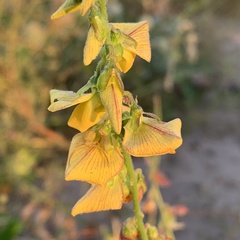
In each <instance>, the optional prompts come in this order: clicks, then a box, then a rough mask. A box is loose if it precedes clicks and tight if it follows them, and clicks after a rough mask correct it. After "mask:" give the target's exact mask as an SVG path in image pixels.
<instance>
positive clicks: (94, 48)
mask: <svg viewBox="0 0 240 240" xmlns="http://www.w3.org/2000/svg"><path fill="white" fill-rule="evenodd" d="M103 44H104V41H98V40H97V38H96V36H95V33H94V29H93V28H92V27H90V28H89V31H88V35H87V40H86V44H85V46H84V54H83V63H84V65H85V66H87V65H89V64H90V63H91V62H92V61H93V60H94V59H95V58H96V57H97V55H98V54H99V52H100V50H101V48H102V46H103Z"/></svg>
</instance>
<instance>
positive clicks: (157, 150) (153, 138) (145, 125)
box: [123, 117, 182, 157]
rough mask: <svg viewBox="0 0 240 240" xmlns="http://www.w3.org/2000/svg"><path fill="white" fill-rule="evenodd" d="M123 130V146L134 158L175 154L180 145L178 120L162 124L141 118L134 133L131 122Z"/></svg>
mask: <svg viewBox="0 0 240 240" xmlns="http://www.w3.org/2000/svg"><path fill="white" fill-rule="evenodd" d="M124 128H125V135H124V139H123V146H124V148H125V149H126V151H127V152H128V153H129V154H131V155H133V156H136V157H145V156H154V155H163V154H167V153H175V149H177V148H178V147H179V146H180V145H181V144H182V138H181V133H180V130H181V120H180V119H175V120H173V121H170V122H168V123H164V122H158V121H157V120H156V119H152V118H147V117H143V118H142V122H141V124H140V126H139V127H138V129H137V130H136V131H133V130H132V127H131V121H129V122H128V123H127V124H126V126H125V127H124Z"/></svg>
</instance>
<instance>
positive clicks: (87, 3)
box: [80, 0, 93, 16]
mask: <svg viewBox="0 0 240 240" xmlns="http://www.w3.org/2000/svg"><path fill="white" fill-rule="evenodd" d="M92 4H93V0H83V1H82V4H81V7H80V12H81V14H82V16H84V15H85V14H86V12H87V11H88V9H89V8H90V7H91V6H92Z"/></svg>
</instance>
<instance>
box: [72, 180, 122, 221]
mask: <svg viewBox="0 0 240 240" xmlns="http://www.w3.org/2000/svg"><path fill="white" fill-rule="evenodd" d="M122 203H123V193H122V187H121V183H120V181H119V179H116V178H115V180H114V183H113V184H111V185H109V184H106V185H104V186H98V185H93V186H92V187H91V188H90V189H89V190H88V192H87V193H86V194H85V195H84V196H83V197H82V198H81V199H80V200H79V201H78V202H77V203H76V204H75V206H74V207H73V209H72V215H73V216H76V215H77V214H82V213H89V212H98V211H106V210H116V209H121V207H122Z"/></svg>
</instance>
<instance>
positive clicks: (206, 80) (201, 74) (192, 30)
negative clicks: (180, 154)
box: [0, 0, 240, 240]
mask: <svg viewBox="0 0 240 240" xmlns="http://www.w3.org/2000/svg"><path fill="white" fill-rule="evenodd" d="M61 2H62V1H58V0H51V1H48V0H44V1H43V0H35V1H31V2H30V1H27V0H21V1H15V0H8V1H1V2H0V32H1V34H0V95H1V99H2V101H1V102H0V111H1V115H0V214H2V215H1V218H0V227H1V228H0V239H4V240H8V239H13V237H14V236H16V235H18V234H19V232H20V231H21V229H24V231H22V233H21V234H22V235H24V234H25V235H26V236H37V237H38V238H40V239H41V238H44V239H50V238H51V236H54V237H55V239H58V237H59V239H60V237H62V238H63V237H67V236H70V235H69V234H70V232H73V230H74V231H76V228H77V227H76V226H77V223H76V220H73V219H72V218H70V217H68V216H69V214H70V206H71V205H73V203H72V202H71V194H72V192H71V194H69V193H65V195H66V194H69V196H67V197H66V196H65V195H64V191H63V187H64V186H65V185H64V184H65V183H64V180H63V178H64V166H65V162H66V158H67V150H68V146H69V140H70V139H71V137H72V136H73V132H74V130H71V129H70V128H68V127H67V124H66V123H67V120H68V118H69V116H70V112H71V109H69V110H65V111H62V112H59V113H52V114H49V113H48V111H47V107H48V105H49V90H50V89H52V88H58V89H68V90H73V91H76V90H78V89H79V88H80V87H81V86H82V85H84V83H86V82H87V81H88V79H89V78H90V77H91V75H92V74H93V71H94V69H95V65H96V61H95V62H93V64H92V65H91V66H88V67H85V66H83V63H82V55H83V47H84V43H85V40H86V34H87V24H86V22H87V19H86V18H82V17H80V16H79V15H78V14H77V13H76V14H71V15H69V16H66V17H64V18H61V19H59V20H55V21H51V20H50V15H51V14H52V13H53V12H54V11H55V10H56V9H57V8H58V7H59V5H60V3H61ZM233 5H234V7H233ZM108 8H109V14H110V19H112V20H113V21H116V22H118V21H138V20H140V19H147V20H149V23H150V27H151V43H152V61H151V63H150V64H149V63H146V62H144V61H142V60H141V59H139V58H137V59H136V61H135V63H134V67H133V68H132V69H133V70H131V71H129V72H128V73H127V74H126V75H124V79H123V80H124V82H125V86H126V90H131V91H132V92H133V93H134V94H136V95H137V97H138V99H139V102H140V104H141V105H142V106H143V107H144V109H145V110H146V111H150V110H151V108H152V107H151V106H152V97H153V96H154V95H160V96H161V98H162V101H163V111H164V114H163V115H164V116H165V119H169V118H172V117H177V116H179V114H181V113H183V112H186V111H187V110H191V109H193V108H195V106H196V104H197V103H198V102H199V101H200V100H201V99H202V96H203V95H204V93H205V92H206V91H209V89H210V90H213V91H215V90H216V89H218V88H216V86H218V85H219V83H218V82H216V81H212V78H215V76H217V79H218V80H219V79H221V77H219V76H220V75H221V69H217V68H215V66H214V65H213V61H215V55H214V54H215V52H214V51H215V50H216V48H215V46H214V44H215V41H214V39H213V40H212V42H211V39H210V36H209V35H208V32H207V33H206V30H205V31H204V27H203V26H204V23H206V22H208V21H209V19H210V20H211V19H213V17H214V16H216V15H220V16H222V15H223V16H226V15H227V13H228V18H230V16H233V17H236V16H237V13H239V8H240V4H239V3H237V2H236V1H233V0H224V1H219V2H218V3H216V2H215V1H213V0H210V1H207V0H198V1H192V0H184V1H176V0H172V1H170V0H162V1H158V0H136V1H133V0H122V1H117V0H111V1H109V3H108ZM209 22H210V21H209ZM210 27H211V25H210V26H209V29H214V26H212V28H210ZM206 39H207V40H206ZM206 42H207V44H206ZM209 46H210V47H209ZM217 57H218V56H217ZM234 62H235V61H234ZM224 63H225V62H224ZM224 66H225V65H224ZM229 71H230V70H229ZM231 73H232V72H231ZM235 75H236V74H235ZM235 75H234V74H232V75H231V76H233V79H234V76H235ZM225 76H226V77H227V76H229V74H228V75H227V74H226V75H225ZM74 190H75V189H74ZM76 194H78V193H76ZM74 198H75V197H74ZM75 199H76V198H75ZM36 216H37V217H36ZM16 219H21V220H16ZM33 219H35V221H33ZM50 220H52V222H54V223H52V225H53V226H52V227H51V229H49V228H48V227H47V226H48V223H49V222H48V221H50ZM20 221H21V222H20ZM3 222H4V223H3ZM83 222H84V224H83V223H82V224H83V225H84V226H86V222H87V221H85V220H84V221H83ZM23 226H24V227H23ZM63 226H64V227H63ZM44 231H45V232H44ZM74 236H75V235H74ZM74 236H72V238H71V239H78V237H79V233H78V234H76V236H75V237H74ZM65 239H66V238H65ZM81 239H84V237H82V238H81ZM86 239H89V238H86Z"/></svg>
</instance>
